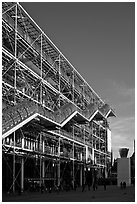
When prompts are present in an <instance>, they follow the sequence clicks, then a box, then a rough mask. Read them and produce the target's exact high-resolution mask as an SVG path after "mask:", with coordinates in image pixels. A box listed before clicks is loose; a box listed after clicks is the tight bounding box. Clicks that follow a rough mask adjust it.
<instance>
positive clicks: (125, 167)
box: [117, 158, 131, 186]
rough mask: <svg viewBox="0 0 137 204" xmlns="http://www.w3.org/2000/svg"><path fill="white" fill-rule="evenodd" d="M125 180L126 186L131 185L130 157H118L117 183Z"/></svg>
mask: <svg viewBox="0 0 137 204" xmlns="http://www.w3.org/2000/svg"><path fill="white" fill-rule="evenodd" d="M121 182H126V185H127V186H130V185H131V168H130V158H118V163H117V184H118V186H120V183H121Z"/></svg>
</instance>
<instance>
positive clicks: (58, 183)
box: [58, 129, 60, 186]
mask: <svg viewBox="0 0 137 204" xmlns="http://www.w3.org/2000/svg"><path fill="white" fill-rule="evenodd" d="M59 132H60V129H59ZM58 156H59V161H58V186H60V137H59V146H58Z"/></svg>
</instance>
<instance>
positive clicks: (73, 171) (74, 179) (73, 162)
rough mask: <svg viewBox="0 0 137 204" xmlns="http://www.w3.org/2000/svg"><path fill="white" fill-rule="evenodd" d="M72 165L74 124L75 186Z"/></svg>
mask: <svg viewBox="0 0 137 204" xmlns="http://www.w3.org/2000/svg"><path fill="white" fill-rule="evenodd" d="M74 165H75V163H74V124H73V172H72V173H73V188H74V187H75V186H74V182H75V172H74V171H75V169H74Z"/></svg>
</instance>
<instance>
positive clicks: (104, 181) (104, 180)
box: [103, 178, 106, 190]
mask: <svg viewBox="0 0 137 204" xmlns="http://www.w3.org/2000/svg"><path fill="white" fill-rule="evenodd" d="M103 183H104V190H106V178H104V179H103Z"/></svg>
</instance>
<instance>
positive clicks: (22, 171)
mask: <svg viewBox="0 0 137 204" xmlns="http://www.w3.org/2000/svg"><path fill="white" fill-rule="evenodd" d="M22 149H24V135H23V138H22ZM23 191H24V157H23V156H22V157H21V192H23Z"/></svg>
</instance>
